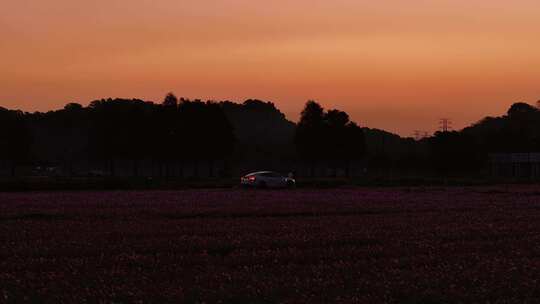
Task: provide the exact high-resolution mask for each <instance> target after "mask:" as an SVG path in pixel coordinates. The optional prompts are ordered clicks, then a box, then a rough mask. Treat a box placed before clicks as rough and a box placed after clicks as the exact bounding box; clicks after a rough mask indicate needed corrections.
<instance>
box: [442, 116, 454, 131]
mask: <svg viewBox="0 0 540 304" xmlns="http://www.w3.org/2000/svg"><path fill="white" fill-rule="evenodd" d="M439 130H441V132H448V131H450V130H452V120H451V119H450V118H441V119H439Z"/></svg>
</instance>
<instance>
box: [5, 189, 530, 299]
mask: <svg viewBox="0 0 540 304" xmlns="http://www.w3.org/2000/svg"><path fill="white" fill-rule="evenodd" d="M0 237H1V239H0V241H1V242H0V302H6V303H11V302H13V303H19V302H25V301H26V302H39V303H59V302H64V303H84V302H86V303H98V302H101V303H202V302H205V303H214V302H221V303H246V302H247V303H276V302H280V303H281V302H284V303H322V302H332V303H333V302H336V303H339V302H340V303H384V302H386V303H459V302H461V303H472V302H477V303H487V302H489V303H526V302H529V303H539V302H540V288H539V287H540V188H535V187H530V186H528V187H520V186H512V187H505V186H501V187H490V188H448V189H444V188H427V189H422V188H409V189H401V188H392V189H331V190H293V191H242V190H209V191H205V190H187V191H178V192H64V193H62V192H57V193H26V194H24V193H11V194H1V193H0Z"/></svg>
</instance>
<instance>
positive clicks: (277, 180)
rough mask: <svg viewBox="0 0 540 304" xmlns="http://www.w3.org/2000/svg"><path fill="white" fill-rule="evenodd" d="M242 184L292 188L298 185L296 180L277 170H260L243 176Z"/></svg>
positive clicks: (245, 185) (246, 185) (259, 186)
mask: <svg viewBox="0 0 540 304" xmlns="http://www.w3.org/2000/svg"><path fill="white" fill-rule="evenodd" d="M240 184H241V185H242V186H244V187H258V188H286V187H287V188H292V187H294V186H295V185H296V181H295V180H294V178H292V177H287V176H283V175H281V174H279V173H277V172H272V171H259V172H253V173H250V174H247V175H244V176H242V177H241V178H240Z"/></svg>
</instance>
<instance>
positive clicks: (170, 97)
mask: <svg viewBox="0 0 540 304" xmlns="http://www.w3.org/2000/svg"><path fill="white" fill-rule="evenodd" d="M162 105H164V106H166V107H175V108H176V107H177V106H178V98H177V97H176V96H175V95H174V94H173V93H172V92H171V93H168V94H167V95H166V96H165V99H163V103H162Z"/></svg>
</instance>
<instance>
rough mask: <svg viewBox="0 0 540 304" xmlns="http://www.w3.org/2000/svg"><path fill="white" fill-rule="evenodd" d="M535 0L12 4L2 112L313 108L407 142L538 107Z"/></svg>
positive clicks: (1, 34)
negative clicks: (168, 104)
mask: <svg viewBox="0 0 540 304" xmlns="http://www.w3.org/2000/svg"><path fill="white" fill-rule="evenodd" d="M539 16H540V2H539V1H538V0H534V1H533V0H514V1H508V0H490V1H486V0H438V1H435V0H431V1H428V0H423V1H422V0H393V1H390V0H378V1H371V0H369V1H367V0H332V1H328V0H294V1H291V0H272V1H259V0H228V1H226V0H212V1H206V0H197V1H196V0H130V1H128V0H92V1H73V0H47V1H43V0H4V1H2V9H1V10H0V71H1V73H0V106H3V107H8V108H19V109H23V110H27V111H34V110H48V109H56V108H60V107H62V106H63V105H64V104H65V103H67V102H70V101H77V102H80V103H82V104H88V102H89V101H91V100H93V99H97V98H102V97H138V98H144V99H149V100H154V101H159V100H161V99H162V98H163V96H164V95H165V94H166V93H167V92H169V91H173V92H175V93H176V94H177V95H179V96H184V97H188V98H202V99H216V100H223V99H231V100H237V101H242V100H244V99H247V98H259V99H265V100H271V101H273V102H275V103H276V105H277V106H278V107H279V108H280V109H281V110H282V111H284V112H285V113H286V114H287V116H288V117H289V118H290V119H292V120H296V119H297V118H298V113H299V112H300V110H301V108H302V106H303V104H304V103H305V101H306V100H308V99H315V100H317V101H319V102H321V103H322V104H323V106H325V107H327V108H333V107H336V108H339V109H342V110H345V111H347V112H348V113H349V114H350V115H351V117H352V118H353V119H354V120H356V121H358V122H359V123H360V124H362V125H364V126H369V127H378V128H383V129H386V130H389V131H393V132H397V133H400V134H402V135H407V136H409V135H412V133H413V130H416V129H419V130H427V131H433V130H434V129H435V128H436V127H437V121H438V119H439V118H441V117H449V118H451V119H452V120H453V121H454V125H455V127H456V128H461V127H463V126H465V125H467V124H469V123H472V122H474V121H477V120H479V119H480V118H482V117H483V116H486V115H500V114H502V113H503V112H504V111H506V109H507V108H508V106H509V105H510V104H511V103H512V102H516V101H527V102H530V103H534V102H535V101H536V100H538V99H540V18H539Z"/></svg>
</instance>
